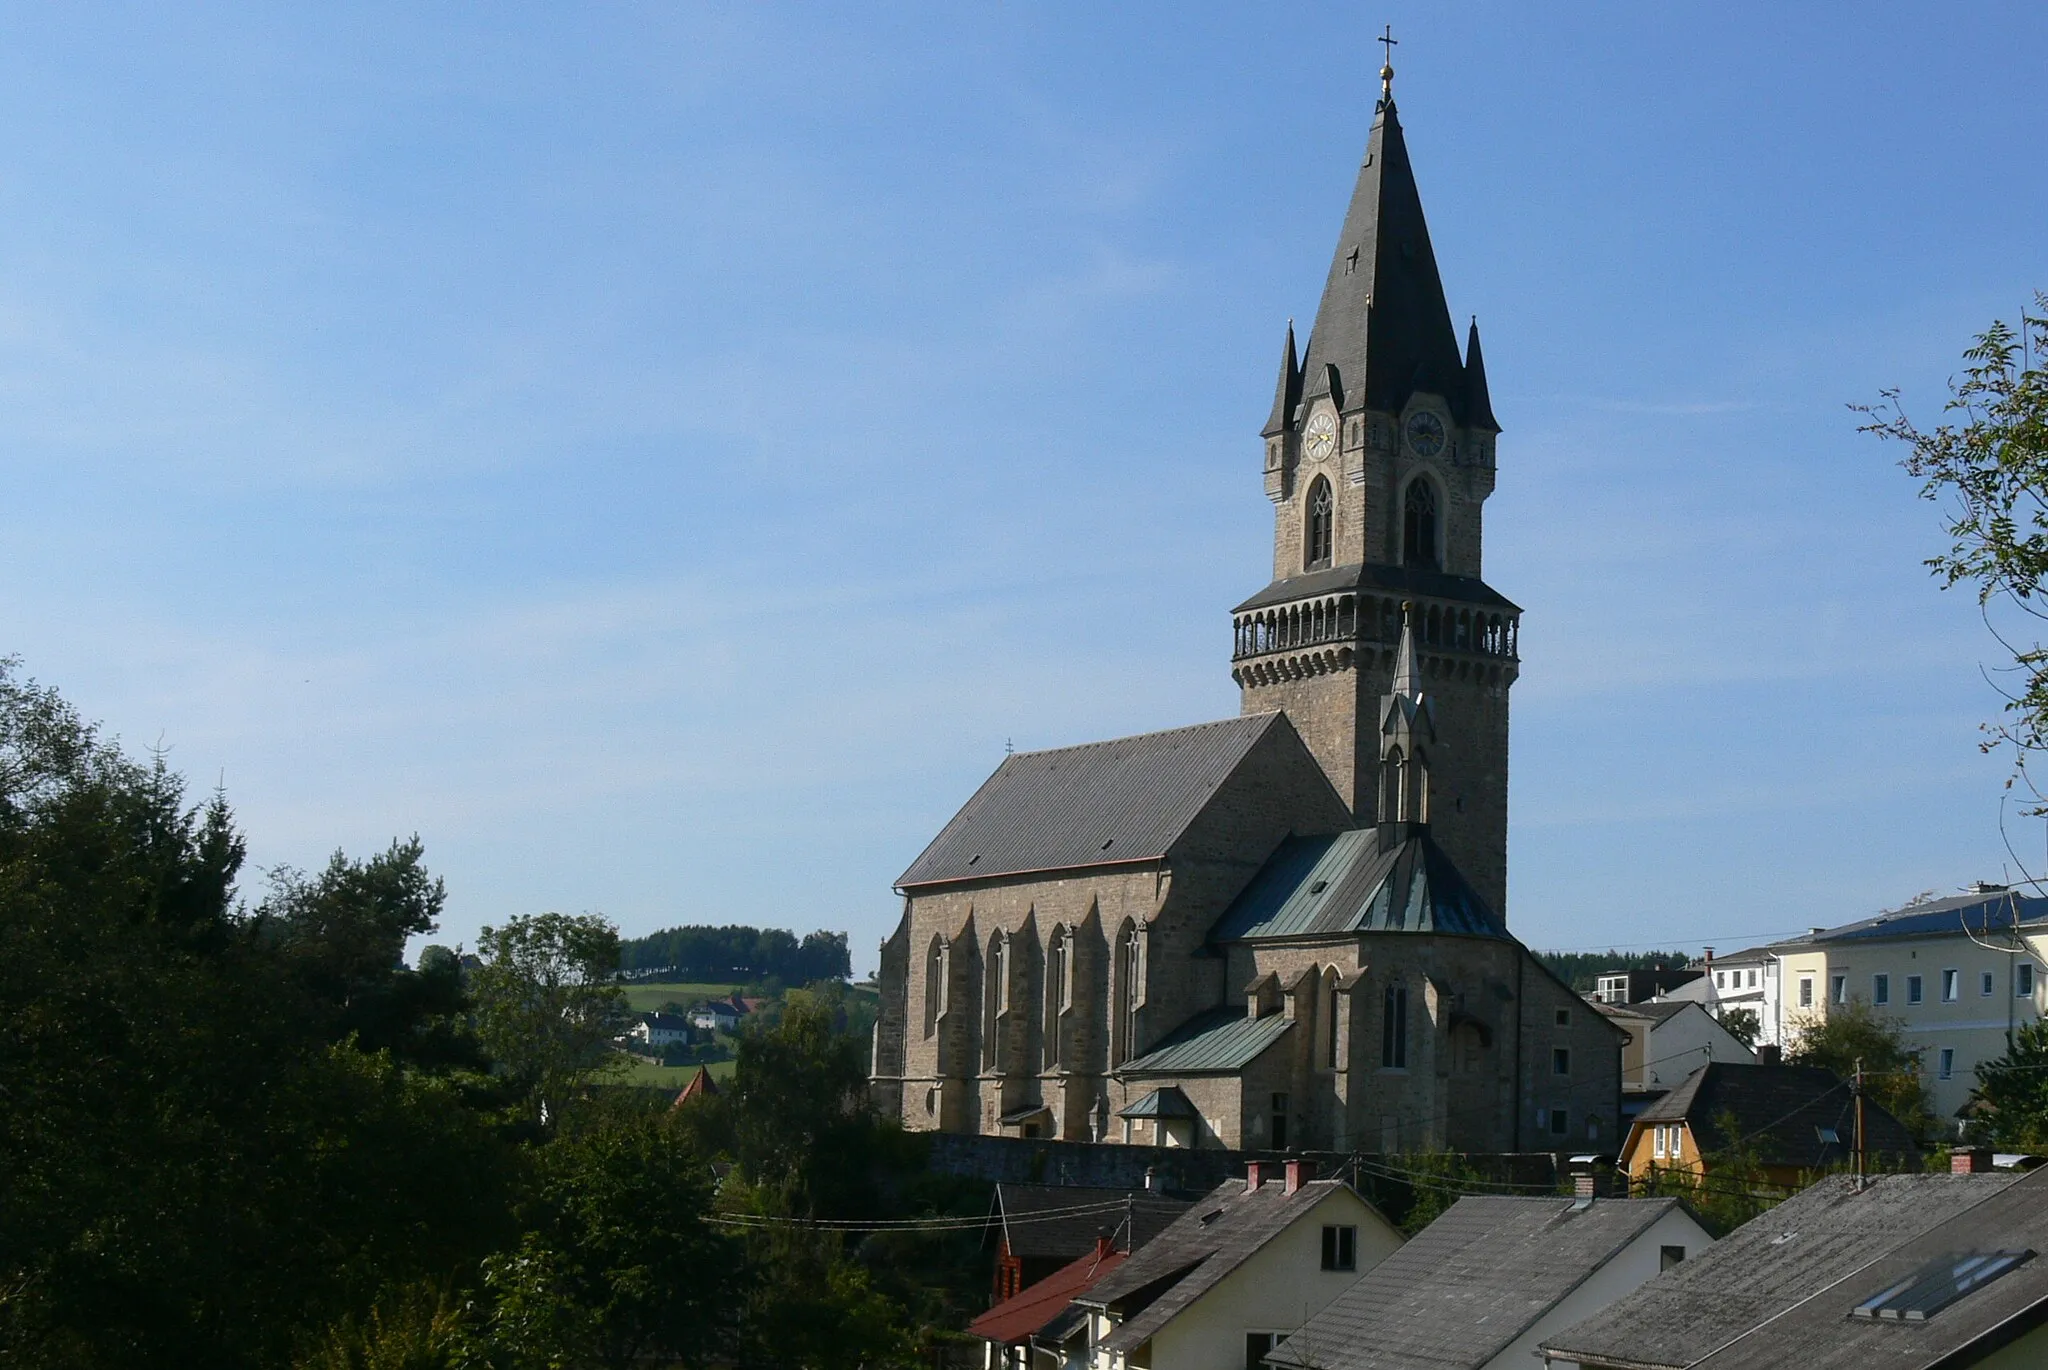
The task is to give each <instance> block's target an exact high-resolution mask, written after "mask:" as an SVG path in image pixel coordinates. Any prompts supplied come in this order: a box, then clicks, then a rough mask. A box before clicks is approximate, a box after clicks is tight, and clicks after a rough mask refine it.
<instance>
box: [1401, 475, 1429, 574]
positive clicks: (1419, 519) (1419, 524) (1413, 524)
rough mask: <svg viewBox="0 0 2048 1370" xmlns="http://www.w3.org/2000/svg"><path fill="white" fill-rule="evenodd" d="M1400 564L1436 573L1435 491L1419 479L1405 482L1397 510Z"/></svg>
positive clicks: (1427, 483) (1421, 478)
mask: <svg viewBox="0 0 2048 1370" xmlns="http://www.w3.org/2000/svg"><path fill="white" fill-rule="evenodd" d="M1401 548H1402V554H1401V563H1402V564H1403V565H1404V566H1424V567H1427V568H1429V569H1430V570H1432V571H1434V570H1436V569H1437V554H1436V487H1435V486H1434V485H1431V484H1430V483H1429V481H1428V480H1427V479H1425V478H1423V477H1420V476H1418V477H1416V478H1415V479H1414V480H1411V481H1409V482H1408V494H1407V497H1406V498H1405V499H1403V500H1402V508H1401Z"/></svg>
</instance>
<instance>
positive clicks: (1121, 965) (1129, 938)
mask: <svg viewBox="0 0 2048 1370" xmlns="http://www.w3.org/2000/svg"><path fill="white" fill-rule="evenodd" d="M1141 937H1142V934H1141V933H1140V932H1139V931H1138V925H1137V924H1136V923H1126V924H1125V925H1124V929H1123V933H1122V935H1121V936H1119V937H1118V938H1117V948H1116V1034H1117V1040H1116V1058H1117V1062H1118V1064H1121V1063H1123V1062H1125V1061H1128V1060H1130V1059H1131V1058H1132V1057H1134V1056H1136V1055H1137V1054H1138V998H1139V995H1138V983H1139V976H1140V974H1141V970H1142V968H1141V963H1140V956H1141V954H1142V946H1141V942H1140V938H1141Z"/></svg>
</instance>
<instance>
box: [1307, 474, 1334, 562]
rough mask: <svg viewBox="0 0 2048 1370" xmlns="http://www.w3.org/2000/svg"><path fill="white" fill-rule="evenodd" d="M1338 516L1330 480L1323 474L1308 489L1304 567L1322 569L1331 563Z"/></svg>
mask: <svg viewBox="0 0 2048 1370" xmlns="http://www.w3.org/2000/svg"><path fill="white" fill-rule="evenodd" d="M1335 517H1336V507H1335V502H1334V501H1333V500H1332V499H1331V498H1330V482H1329V481H1327V480H1325V479H1323V478H1322V477H1321V476H1317V477H1316V483H1315V484H1314V485H1311V486H1310V487H1309V489H1308V525H1307V527H1306V528H1304V529H1303V530H1302V532H1303V537H1302V549H1303V555H1302V569H1303V570H1305V571H1320V570H1321V569H1323V568H1324V567H1325V566H1328V565H1329V564H1330V551H1331V548H1332V546H1333V545H1334V543H1335V540H1336V539H1335V534H1334V532H1333V531H1332V530H1333V527H1334V524H1333V522H1332V521H1333V520H1334V518H1335Z"/></svg>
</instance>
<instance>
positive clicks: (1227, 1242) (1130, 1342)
mask: <svg viewBox="0 0 2048 1370" xmlns="http://www.w3.org/2000/svg"><path fill="white" fill-rule="evenodd" d="M1340 1189H1341V1190H1345V1191H1346V1192H1352V1191H1350V1188H1349V1186H1347V1185H1345V1184H1344V1183H1343V1182H1342V1181H1340V1180H1310V1181H1308V1182H1307V1183H1305V1184H1303V1185H1301V1186H1300V1187H1298V1188H1297V1189H1296V1190H1295V1191H1294V1192H1293V1193H1292V1194H1289V1193H1287V1192H1286V1186H1285V1185H1281V1184H1264V1185H1260V1186H1259V1187H1258V1188H1257V1189H1247V1188H1246V1187H1245V1182H1244V1181H1243V1180H1226V1181H1225V1182H1224V1183H1222V1184H1221V1185H1218V1186H1217V1187H1216V1188H1215V1189H1214V1190H1213V1191H1211V1192H1210V1194H1209V1195H1208V1197H1207V1198H1204V1199H1202V1200H1200V1201H1199V1202H1197V1203H1196V1204H1195V1205H1194V1207H1192V1208H1190V1209H1189V1210H1188V1211H1187V1212H1186V1213H1184V1214H1182V1215H1181V1216H1180V1217H1179V1218H1177V1219H1175V1220H1174V1222H1173V1223H1172V1225H1171V1226H1169V1227H1167V1229H1166V1230H1165V1231H1163V1232H1161V1233H1160V1234H1159V1235H1158V1236H1156V1237H1154V1238H1153V1239H1152V1240H1151V1241H1149V1242H1147V1243H1146V1244H1145V1245H1144V1246H1142V1247H1140V1248H1139V1249H1138V1250H1137V1251H1135V1252H1133V1253H1132V1255H1131V1258H1130V1259H1129V1260H1128V1261H1125V1262H1124V1263H1123V1265H1122V1266H1120V1267H1119V1268H1118V1269H1117V1271H1116V1273H1115V1274H1113V1275H1111V1276H1110V1277H1109V1278H1107V1279H1105V1280H1102V1281H1100V1282H1098V1283H1097V1284H1096V1285H1095V1287H1094V1288H1092V1289H1090V1290H1089V1291H1088V1292H1087V1293H1085V1294H1083V1295H1081V1296H1080V1298H1079V1300H1078V1301H1079V1302H1082V1303H1086V1304H1089V1305H1091V1306H1094V1307H1111V1306H1115V1305H1119V1304H1122V1305H1125V1306H1126V1308H1127V1310H1128V1311H1127V1316H1126V1317H1125V1318H1124V1320H1123V1322H1121V1323H1120V1324H1118V1325H1117V1327H1116V1329H1115V1330H1114V1331H1112V1332H1111V1333H1110V1334H1109V1335H1108V1336H1107V1337H1105V1338H1104V1339H1103V1340H1102V1342H1101V1346H1102V1347H1103V1348H1104V1349H1107V1350H1109V1351H1112V1352H1115V1351H1128V1350H1130V1349H1131V1348H1132V1347H1135V1346H1138V1345H1140V1344H1141V1343H1143V1342H1145V1341H1147V1340H1149V1339H1150V1338H1151V1337H1152V1335H1153V1334H1154V1333H1155V1332H1157V1331H1158V1330H1159V1329H1160V1328H1162V1327H1164V1326H1165V1325H1166V1324H1167V1322H1169V1321H1170V1320H1171V1319H1172V1318H1173V1317H1174V1316H1175V1315H1176V1314H1177V1313H1179V1312H1180V1311H1181V1310H1182V1309H1184V1308H1186V1307H1187V1306H1188V1305H1189V1304H1191V1303H1193V1302H1194V1301H1195V1300H1196V1299H1198V1298H1200V1297H1201V1296H1202V1295H1204V1294H1206V1293H1207V1292H1209V1290H1211V1289H1213V1288H1215V1287H1216V1285H1218V1284H1219V1283H1221V1282H1222V1280H1223V1279H1224V1277H1225V1276H1227V1275H1229V1274H1230V1273H1231V1272H1232V1271H1233V1270H1236V1269H1237V1268H1238V1267H1239V1266H1241V1265H1243V1264H1244V1263H1245V1262H1246V1261H1248V1260H1250V1259H1251V1258H1252V1257H1253V1256H1254V1255H1256V1254H1257V1253H1258V1251H1259V1250H1260V1248H1262V1247H1264V1246H1265V1244H1266V1243H1267V1242H1269V1241H1271V1240H1273V1238H1275V1237H1277V1236H1279V1235H1280V1234H1281V1233H1282V1232H1285V1231H1286V1230H1287V1229H1288V1228H1289V1227H1290V1226H1292V1225H1293V1223H1294V1221H1295V1220H1296V1219H1297V1218H1300V1217H1301V1216H1302V1215H1304V1214H1306V1213H1307V1212H1309V1211H1310V1210H1311V1209H1313V1208H1314V1207H1315V1206H1316V1205H1317V1204H1319V1203H1321V1202H1322V1201H1323V1200H1325V1199H1327V1198H1328V1197H1329V1196H1330V1195H1332V1194H1334V1193H1336V1192H1337V1191H1338V1190H1340ZM1360 1202H1361V1203H1363V1202H1364V1200H1362V1199H1361V1200H1360Z"/></svg>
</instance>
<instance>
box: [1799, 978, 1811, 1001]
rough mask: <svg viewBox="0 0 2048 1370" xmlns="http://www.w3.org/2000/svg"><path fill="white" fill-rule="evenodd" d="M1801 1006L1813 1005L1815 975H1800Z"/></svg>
mask: <svg viewBox="0 0 2048 1370" xmlns="http://www.w3.org/2000/svg"><path fill="white" fill-rule="evenodd" d="M1799 1007H1801V1008H1812V1007H1813V977H1812V976H1811V975H1802V976H1800V977H1799Z"/></svg>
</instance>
